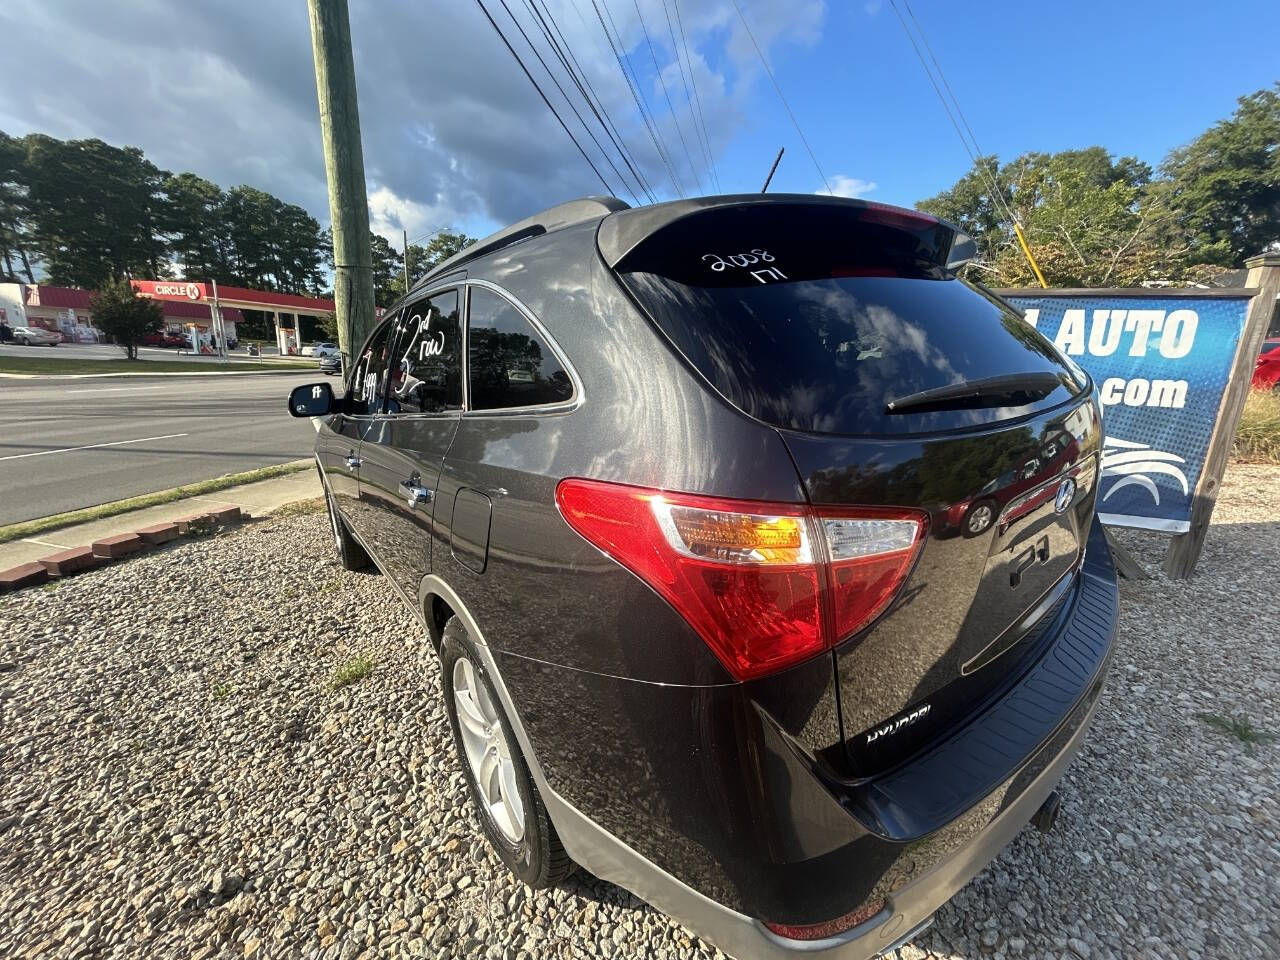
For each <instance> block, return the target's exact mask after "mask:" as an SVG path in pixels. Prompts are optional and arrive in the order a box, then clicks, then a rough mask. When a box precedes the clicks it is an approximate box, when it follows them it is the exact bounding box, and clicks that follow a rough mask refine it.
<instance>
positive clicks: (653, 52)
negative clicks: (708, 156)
mask: <svg viewBox="0 0 1280 960" xmlns="http://www.w3.org/2000/svg"><path fill="white" fill-rule="evenodd" d="M631 2H632V3H633V4H634V5H635V8H636V17H637V18H638V19H639V21H640V30H641V32H642V33H643V34H644V42H645V43H646V44H648V46H649V56H650V58H652V60H653V72H654V73H656V74H657V75H658V83H659V84H660V85H661V87H662V95H663V97H665V98H666V101H667V109H668V110H670V111H671V122H672V123H673V124H675V128H676V134H677V135H678V136H679V137H680V146H681V147H682V148H684V158H685V159H686V160H688V161H689V172H690V173H691V174H693V183H694V186H696V187H697V188H698V189H699V190H701V189H702V178H701V177H699V176H698V168H697V166H696V165H695V164H694V162H693V154H692V153H690V152H689V142H688V141H687V140H685V138H684V130H682V129H681V128H680V118H679V117H677V116H676V108H675V104H673V103H672V102H671V94H670V93H668V92H667V81H666V80H665V79H663V76H662V68H661V67H660V66H658V52H657V51H656V50H654V48H653V40H652V39H650V37H649V28H648V27H647V26H645V22H644V14H643V13H641V12H640V0H631ZM676 56H677V58H679V54H677V55H676ZM680 72H681V75H683V74H684V68H683V67H681V68H680Z"/></svg>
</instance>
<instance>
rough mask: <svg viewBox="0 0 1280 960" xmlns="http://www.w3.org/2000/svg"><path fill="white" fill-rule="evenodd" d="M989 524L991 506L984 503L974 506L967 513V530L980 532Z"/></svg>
mask: <svg viewBox="0 0 1280 960" xmlns="http://www.w3.org/2000/svg"><path fill="white" fill-rule="evenodd" d="M989 526H991V508H990V507H989V506H987V505H986V504H985V503H984V504H980V505H979V506H977V507H975V508H974V510H973V513H971V514H969V532H970V533H981V532H982V531H983V530H985V529H987V527H989Z"/></svg>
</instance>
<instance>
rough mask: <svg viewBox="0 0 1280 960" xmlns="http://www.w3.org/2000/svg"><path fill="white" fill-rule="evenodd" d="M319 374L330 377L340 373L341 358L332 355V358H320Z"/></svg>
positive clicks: (338, 355) (337, 355)
mask: <svg viewBox="0 0 1280 960" xmlns="http://www.w3.org/2000/svg"><path fill="white" fill-rule="evenodd" d="M320 372H321V373H323V374H324V375H325V376H326V377H332V376H333V375H334V374H335V373H342V356H341V355H340V354H333V355H332V356H328V357H321V358H320Z"/></svg>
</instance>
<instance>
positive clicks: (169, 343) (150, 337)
mask: <svg viewBox="0 0 1280 960" xmlns="http://www.w3.org/2000/svg"><path fill="white" fill-rule="evenodd" d="M190 343H191V341H190V340H188V339H187V338H186V337H180V336H178V335H177V334H176V333H170V332H169V331H167V330H157V331H155V332H154V333H148V334H147V335H146V336H144V337H143V338H142V345H143V346H144V347H185V346H189V345H190Z"/></svg>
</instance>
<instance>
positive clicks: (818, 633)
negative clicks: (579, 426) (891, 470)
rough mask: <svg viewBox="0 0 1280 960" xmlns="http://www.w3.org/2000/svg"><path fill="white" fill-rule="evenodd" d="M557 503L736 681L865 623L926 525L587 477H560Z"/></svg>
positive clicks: (906, 565) (898, 579)
mask: <svg viewBox="0 0 1280 960" xmlns="http://www.w3.org/2000/svg"><path fill="white" fill-rule="evenodd" d="M556 503H557V504H558V506H559V508H560V512H561V514H562V515H563V516H564V518H565V520H566V521H568V523H569V525H570V526H571V527H573V529H574V530H576V531H577V532H578V533H579V534H581V535H582V536H583V537H584V538H585V539H586V540H588V541H589V542H590V543H592V544H594V545H595V546H597V547H599V548H600V549H601V550H603V551H604V552H605V553H607V554H608V555H609V556H611V557H613V559H615V560H616V561H618V562H619V563H620V564H622V565H623V566H624V567H626V568H627V569H628V570H630V571H631V572H632V573H634V574H636V576H638V577H640V579H641V580H643V581H644V582H645V583H647V584H649V585H650V586H651V587H653V589H655V590H656V591H658V593H659V594H661V595H662V596H663V597H664V598H665V599H666V600H667V602H668V603H670V604H671V606H672V607H674V608H675V609H676V611H677V612H679V613H680V615H681V616H683V617H684V618H685V620H687V621H688V622H689V624H690V626H692V627H693V628H694V630H696V631H697V632H698V634H699V635H700V636H701V637H702V638H703V640H705V641H706V643H707V645H708V646H710V647H711V649H712V650H713V651H714V652H715V654H716V656H717V657H719V658H720V660H721V662H722V663H723V664H724V665H725V667H726V668H728V670H729V672H730V673H731V674H733V676H734V677H736V678H737V679H739V680H747V679H750V678H752V677H758V676H761V675H763V674H767V673H772V672H774V671H776V670H780V669H782V668H783V667H786V666H789V665H791V664H793V663H798V662H799V661H801V660H804V659H807V658H808V657H810V656H812V655H814V654H816V653H819V652H820V651H822V650H824V649H827V648H828V647H830V646H831V645H832V644H833V643H834V642H835V641H836V640H838V639H843V638H844V637H846V636H848V635H849V634H850V633H852V632H853V631H854V630H856V629H859V628H860V627H862V626H864V625H866V624H867V623H870V622H871V620H873V619H874V618H875V617H876V616H878V615H879V614H880V613H881V612H883V610H884V609H885V608H886V607H887V606H888V605H889V603H890V602H891V601H892V599H893V596H894V594H895V593H896V592H897V590H898V588H899V587H900V586H901V585H902V582H903V580H904V579H905V577H906V574H907V572H908V571H909V570H910V568H911V564H912V562H913V561H914V559H915V556H916V553H918V551H919V547H920V544H921V542H922V537H923V531H924V524H925V518H924V515H922V514H916V513H914V512H905V513H903V512H898V511H883V510H870V511H858V512H856V513H852V514H851V513H849V512H848V511H840V512H833V511H828V510H825V509H824V510H823V511H821V514H818V513H815V512H814V511H812V510H811V509H810V508H808V507H807V506H805V505H803V504H776V503H758V502H754V501H747V500H723V499H719V498H716V497H704V496H694V495H692V494H683V493H666V492H663V491H659V490H652V489H648V488H644V487H632V486H627V485H624V484H617V483H604V482H601V481H597V480H576V479H570V480H564V481H562V482H561V483H560V486H559V487H558V488H557V490H556ZM908 528H909V529H908ZM828 608H829V611H830V612H828Z"/></svg>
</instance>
